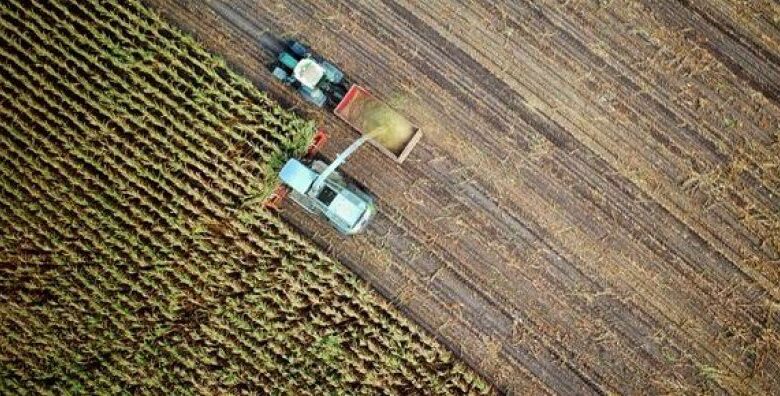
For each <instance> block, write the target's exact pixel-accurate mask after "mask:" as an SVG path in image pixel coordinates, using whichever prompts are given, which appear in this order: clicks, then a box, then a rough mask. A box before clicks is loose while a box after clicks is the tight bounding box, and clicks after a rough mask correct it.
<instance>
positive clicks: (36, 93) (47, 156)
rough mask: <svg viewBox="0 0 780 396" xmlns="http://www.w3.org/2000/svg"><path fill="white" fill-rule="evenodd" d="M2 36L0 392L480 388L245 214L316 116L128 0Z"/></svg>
mask: <svg viewBox="0 0 780 396" xmlns="http://www.w3.org/2000/svg"><path fill="white" fill-rule="evenodd" d="M0 31H1V33H2V34H0V84H2V88H1V89H0V125H2V127H0V132H1V133H0V151H2V153H3V158H2V160H0V392H2V393H13V392H23V391H25V390H28V391H35V392H36V393H63V392H65V391H71V392H86V393H102V392H110V393H116V392H119V391H128V392H134V391H151V392H162V393H168V392H182V393H189V392H193V391H198V392H202V393H214V392H220V393H221V392H242V391H250V392H256V391H263V392H280V391H282V392H295V393H300V392H307V393H308V392H311V393H316V394H321V393H327V392H333V391H336V390H343V389H345V388H350V387H351V388H354V389H355V390H360V391H363V392H390V393H408V392H415V391H416V392H419V391H421V390H426V391H431V390H434V391H438V392H447V393H463V392H481V391H489V389H488V388H487V387H485V386H484V383H483V382H482V381H481V380H480V379H479V378H478V377H477V376H475V375H474V374H473V373H472V372H471V371H470V370H469V369H468V368H467V367H465V366H464V365H463V364H462V363H459V362H458V361H457V360H455V359H453V358H452V356H451V354H450V353H448V352H447V351H445V350H444V349H443V348H442V347H441V346H440V345H439V344H438V343H437V342H436V341H434V340H432V339H431V338H430V337H429V336H427V335H426V334H424V333H422V332H421V331H420V330H419V329H417V328H416V327H415V326H414V325H411V324H409V323H407V322H406V321H405V320H404V319H403V318H401V317H400V315H399V313H398V312H397V311H396V310H395V309H394V308H392V307H390V306H389V305H388V304H387V303H385V302H384V300H382V299H381V298H380V297H378V296H376V295H375V294H374V293H373V292H371V291H369V289H368V287H367V286H366V285H365V284H364V283H363V282H362V281H360V280H358V279H357V278H356V277H355V276H354V275H352V274H351V273H349V272H348V271H346V270H345V269H343V268H341V267H340V266H339V265H338V264H337V263H335V262H333V261H332V260H330V259H329V258H328V257H326V256H325V255H323V254H322V253H320V251H318V250H317V249H316V248H314V247H313V246H312V245H311V244H309V243H308V242H307V241H306V240H304V239H303V238H301V237H299V236H298V235H297V234H295V233H294V232H292V231H290V230H289V227H288V226H286V225H285V224H284V223H283V222H282V221H281V220H279V219H278V218H277V217H275V216H273V215H271V214H269V213H268V212H265V211H264V210H263V209H262V208H260V207H259V205H258V201H259V200H260V199H261V198H262V196H263V194H266V193H267V192H268V191H269V188H272V187H273V185H274V180H275V178H274V174H275V169H274V166H278V165H279V162H280V161H281V160H283V159H284V158H286V157H288V156H290V155H296V154H300V153H301V152H302V151H303V150H305V148H306V144H307V143H308V140H309V138H310V137H311V135H312V132H313V125H312V124H311V123H308V122H305V121H303V120H301V119H300V118H298V117H296V116H294V115H293V114H291V113H289V112H287V111H285V110H283V109H282V108H280V107H279V106H278V105H277V104H276V103H274V102H273V101H271V100H269V99H268V98H267V96H266V95H265V94H263V93H262V92H260V91H258V90H257V89H256V88H255V87H253V86H252V85H251V83H250V82H248V81H247V80H246V79H244V78H242V77H239V76H237V75H235V74H234V73H233V72H231V71H230V70H229V69H228V68H226V67H225V65H224V62H223V61H222V60H220V59H219V58H216V57H213V56H211V55H210V54H208V53H207V52H205V51H204V50H203V49H202V48H201V47H200V45H199V44H197V43H195V42H194V41H193V40H192V39H191V38H190V37H188V36H185V35H182V34H181V33H180V32H179V31H177V30H175V29H172V28H171V27H170V26H169V25H167V24H166V23H164V22H162V21H161V20H160V19H159V18H158V17H157V16H156V15H155V14H153V13H152V12H150V11H149V10H148V9H147V8H146V7H145V6H143V5H141V4H140V3H138V2H136V1H129V2H105V1H90V2H69V1H52V2H48V1H46V2H44V1H32V2H26V1H20V0H9V1H7V2H3V4H2V5H0ZM269 164H271V165H269Z"/></svg>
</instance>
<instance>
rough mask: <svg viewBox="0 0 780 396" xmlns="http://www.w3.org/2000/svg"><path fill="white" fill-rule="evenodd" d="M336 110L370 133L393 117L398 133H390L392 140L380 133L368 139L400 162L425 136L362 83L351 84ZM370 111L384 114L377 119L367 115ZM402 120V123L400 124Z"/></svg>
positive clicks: (354, 124)
mask: <svg viewBox="0 0 780 396" xmlns="http://www.w3.org/2000/svg"><path fill="white" fill-rule="evenodd" d="M333 113H334V114H335V115H336V116H337V117H339V118H341V119H342V120H344V122H346V123H347V124H349V125H350V126H351V127H352V128H355V130H357V131H358V132H360V133H361V134H365V133H368V132H369V131H370V130H371V129H375V128H376V127H377V126H380V127H381V125H377V124H381V123H382V122H385V123H387V122H388V120H390V119H392V120H394V122H393V123H394V124H395V125H394V127H395V129H396V131H394V132H396V133H394V134H391V135H392V139H383V138H382V136H379V137H377V138H375V139H371V140H369V141H370V142H371V144H373V145H374V146H376V147H377V148H378V149H379V151H381V152H383V153H385V154H387V155H388V156H389V157H390V158H392V159H393V160H395V161H396V162H398V163H401V162H403V161H404V160H405V159H406V157H407V156H408V155H409V153H410V152H411V151H412V149H413V148H414V146H415V145H416V144H417V142H418V141H419V140H420V138H421V137H422V131H420V128H418V127H416V126H414V125H412V124H411V123H410V122H408V121H407V120H406V118H404V117H403V116H402V115H401V114H400V113H398V112H397V111H395V110H393V109H392V108H391V107H390V106H388V105H387V104H386V103H385V102H383V101H381V100H379V99H378V98H377V97H376V96H374V95H372V94H371V92H369V91H368V90H367V89H365V88H363V87H361V86H359V85H352V86H351V87H350V88H349V91H347V94H346V95H344V99H342V100H341V102H340V103H339V104H338V105H337V106H336V109H335V110H333ZM368 114H371V115H373V114H381V115H382V119H381V120H377V119H376V117H374V118H372V117H369V116H367V115H368ZM399 121H400V122H399ZM399 123H400V124H401V125H400V126H399V125H397V124H399Z"/></svg>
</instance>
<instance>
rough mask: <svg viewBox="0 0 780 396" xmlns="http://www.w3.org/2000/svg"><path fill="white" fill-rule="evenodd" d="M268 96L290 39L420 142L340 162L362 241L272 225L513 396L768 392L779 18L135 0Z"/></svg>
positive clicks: (682, 7)
mask: <svg viewBox="0 0 780 396" xmlns="http://www.w3.org/2000/svg"><path fill="white" fill-rule="evenodd" d="M150 3H151V4H153V5H155V6H158V7H159V8H160V9H161V10H163V12H164V13H165V14H166V15H167V16H168V17H169V18H170V19H171V20H173V21H176V22H177V23H178V24H179V25H180V26H182V27H184V28H185V29H186V30H188V31H190V32H193V33H194V34H195V35H196V36H197V37H199V38H200V39H201V40H203V41H204V43H206V45H207V46H208V47H209V48H211V49H212V50H213V51H216V52H219V53H221V54H223V55H224V56H225V57H226V58H227V59H228V61H229V62H230V63H231V64H233V65H235V66H236V67H238V68H240V69H241V70H242V71H243V72H244V73H246V74H247V75H249V76H250V77H251V78H252V79H253V80H254V81H255V82H256V83H258V84H260V85H262V86H265V87H267V88H268V90H269V91H270V92H271V93H272V94H273V95H274V97H275V98H279V99H281V100H287V101H290V102H292V103H297V104H299V105H300V111H302V112H304V113H308V114H310V115H311V116H312V117H319V118H320V119H321V120H322V122H323V123H324V124H325V126H326V127H327V128H328V129H329V130H330V131H331V132H332V134H333V136H334V139H332V140H331V143H330V144H329V146H328V147H327V149H326V150H325V153H326V155H328V156H330V157H331V158H332V157H333V155H334V154H335V153H337V152H338V150H340V149H342V148H344V147H346V145H347V144H348V142H350V141H351V140H353V139H355V138H356V136H357V133H355V132H354V131H352V130H350V129H349V128H347V127H346V126H345V125H344V124H343V123H341V122H340V121H339V120H337V119H335V118H334V117H333V116H330V115H325V114H322V113H319V112H317V111H316V110H315V109H313V108H311V107H308V106H306V105H304V104H302V103H300V102H299V101H298V100H297V99H296V96H295V94H294V93H292V92H290V91H289V90H287V89H286V88H285V87H282V86H280V85H278V84H277V83H275V82H273V81H272V77H271V76H270V74H269V73H268V72H267V71H266V70H265V64H267V63H268V62H269V61H270V60H271V55H269V54H268V52H267V51H265V48H264V47H265V46H266V44H267V42H268V41H267V36H265V35H264V32H270V33H271V34H273V35H276V36H281V37H285V36H294V37H296V38H299V39H301V40H303V41H306V42H308V43H310V44H311V45H312V46H313V47H314V49H315V50H316V51H318V52H319V53H320V54H322V55H323V56H325V57H327V58H330V59H332V60H333V61H334V62H335V63H336V64H338V65H340V66H341V67H342V68H343V69H345V71H346V72H347V74H348V75H349V76H351V78H352V79H353V80H355V81H358V82H359V83H361V84H365V85H366V86H368V87H371V88H373V89H374V92H375V93H377V94H379V95H380V96H384V97H385V98H388V97H390V98H393V97H400V98H403V99H405V100H404V101H402V102H400V103H399V104H400V108H401V110H402V111H403V112H404V113H405V114H408V115H410V116H411V117H412V118H413V119H414V120H415V121H416V122H417V123H418V124H419V125H420V126H421V127H422V128H423V130H424V131H425V136H424V137H423V140H422V141H421V142H420V144H419V145H418V146H417V147H416V148H415V150H414V151H413V152H412V153H411V155H410V157H409V158H408V159H407V161H406V162H405V163H404V164H403V165H402V166H396V165H394V164H392V162H391V161H390V160H389V159H388V158H386V157H384V156H383V155H382V154H381V153H379V152H378V151H377V150H375V149H373V148H366V149H363V150H361V151H360V152H359V153H358V154H357V155H356V156H355V157H354V158H353V159H352V160H351V161H350V162H349V163H348V164H347V165H346V167H345V171H346V172H347V173H348V174H350V175H351V176H352V177H354V178H355V179H357V180H359V181H361V182H363V183H365V184H366V185H367V187H368V188H369V189H370V190H371V191H372V192H373V193H374V194H375V195H376V196H377V197H378V198H379V210H380V213H379V216H378V217H377V219H376V221H375V222H374V223H373V225H372V226H370V227H369V230H368V233H367V234H365V235H362V236H359V237H355V238H348V239H347V238H341V237H338V236H337V235H336V234H335V233H334V232H333V231H332V230H330V229H329V227H327V225H324V224H323V223H322V222H321V221H319V220H312V219H311V218H310V217H309V216H307V215H306V214H304V213H302V212H301V211H300V210H299V209H297V208H295V207H293V206H289V207H288V209H287V210H286V212H285V214H284V216H285V217H286V218H287V219H288V220H289V221H291V222H293V223H294V224H296V226H297V227H298V228H299V229H300V230H302V231H304V232H305V233H306V234H308V235H309V236H311V237H312V238H314V239H315V240H316V241H318V243H320V244H321V245H322V246H324V247H326V248H327V249H329V251H331V252H332V253H333V254H335V255H336V257H338V258H339V259H340V260H341V261H342V262H344V263H346V264H347V265H348V266H349V267H350V268H352V269H353V270H354V271H356V272H357V273H359V274H360V276H361V277H362V278H364V279H366V280H368V281H369V282H370V283H371V284H372V285H373V286H374V287H376V288H377V289H378V290H379V291H380V292H381V293H382V294H383V295H385V296H386V297H388V298H389V299H391V300H392V301H393V302H394V303H395V304H396V305H397V306H399V307H400V308H401V309H402V310H403V311H404V312H405V313H407V314H409V315H410V316H411V317H412V318H414V320H416V321H417V322H419V323H421V324H423V325H424V326H425V327H426V328H428V329H429V330H430V331H432V332H433V333H435V334H436V335H437V337H439V339H440V340H442V341H444V342H445V343H446V344H447V345H448V346H449V347H450V348H452V349H453V350H454V351H456V352H457V354H458V355H460V356H462V357H463V358H464V359H466V360H467V361H468V362H469V363H470V364H471V365H473V366H474V367H476V368H478V369H479V370H480V371H481V372H483V373H485V375H486V376H487V377H488V378H489V379H490V380H491V381H493V382H494V383H495V384H497V385H498V387H499V388H500V389H501V390H505V391H508V392H512V393H516V394H535V393H543V392H549V393H560V394H591V393H595V394H603V393H610V392H619V393H628V394H636V393H665V392H672V393H683V392H690V393H721V392H729V393H737V394H767V393H770V394H771V393H774V394H777V393H779V392H780V339H779V338H778V337H779V336H778V328H780V255H779V251H780V161H778V158H779V157H780V142H778V140H780V111H778V101H779V100H780V99H779V98H778V93H780V61H779V60H780V25H779V23H780V8H779V7H778V5H777V4H776V3H775V2H771V1H766V0H757V1H730V0H707V1H697V2H689V1H671V0H663V1H650V0H638V1H623V0H612V1H571V0H565V1H564V0H542V1H530V0H522V1H488V0H474V1H467V2H457V1H450V0H436V1H410V0H344V1H331V0H324V1H303V2H276V1H252V0H236V1H231V2H226V1H210V2H201V3H197V4H195V3H193V2H188V1H177V0H150Z"/></svg>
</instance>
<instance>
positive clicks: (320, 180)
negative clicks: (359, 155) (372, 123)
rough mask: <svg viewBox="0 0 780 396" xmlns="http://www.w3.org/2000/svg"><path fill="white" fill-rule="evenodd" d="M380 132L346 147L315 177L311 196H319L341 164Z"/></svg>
mask: <svg viewBox="0 0 780 396" xmlns="http://www.w3.org/2000/svg"><path fill="white" fill-rule="evenodd" d="M380 133H381V131H377V132H374V133H367V134H365V135H363V136H361V137H360V139H358V140H355V141H354V142H352V144H351V145H349V147H347V149H346V150H344V151H342V152H341V154H339V155H338V156H337V157H336V159H335V160H333V162H331V163H330V165H328V167H327V168H325V170H324V171H322V173H320V175H319V176H318V177H317V179H316V180H315V181H314V184H312V187H311V192H312V194H314V195H316V194H319V192H320V190H322V187H323V186H324V185H325V180H327V179H328V177H329V176H330V175H331V174H332V173H333V172H334V171H335V170H336V169H337V168H338V167H339V166H341V164H343V163H344V161H346V160H347V158H348V157H349V156H350V155H352V153H354V152H355V150H357V149H358V148H359V147H360V146H362V145H363V143H365V142H367V141H368V139H371V138H372V137H374V136H376V135H379V134H380Z"/></svg>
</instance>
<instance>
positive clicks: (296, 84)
mask: <svg viewBox="0 0 780 396" xmlns="http://www.w3.org/2000/svg"><path fill="white" fill-rule="evenodd" d="M271 72H272V73H273V75H274V77H276V78H277V79H278V80H279V81H281V82H283V83H284V84H286V85H290V86H292V87H293V88H295V89H297V90H298V93H300V94H301V96H303V98H304V99H305V100H306V101H308V102H310V103H312V104H314V105H315V106H317V107H325V106H326V105H327V106H328V107H330V108H334V107H336V105H338V103H339V102H341V100H342V99H343V98H344V95H346V93H347V91H348V89H349V86H350V84H349V82H348V81H346V79H345V78H344V73H343V72H342V71H341V70H339V69H338V68H337V67H336V66H334V65H333V64H332V63H330V62H328V61H326V60H325V59H322V58H321V57H319V56H317V55H315V54H314V53H312V52H311V50H309V48H308V47H307V46H305V45H304V44H302V43H300V42H299V41H295V40H292V41H289V42H287V45H286V46H285V49H284V50H283V51H281V52H280V53H279V54H278V55H277V57H276V62H274V64H273V65H272V66H271Z"/></svg>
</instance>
